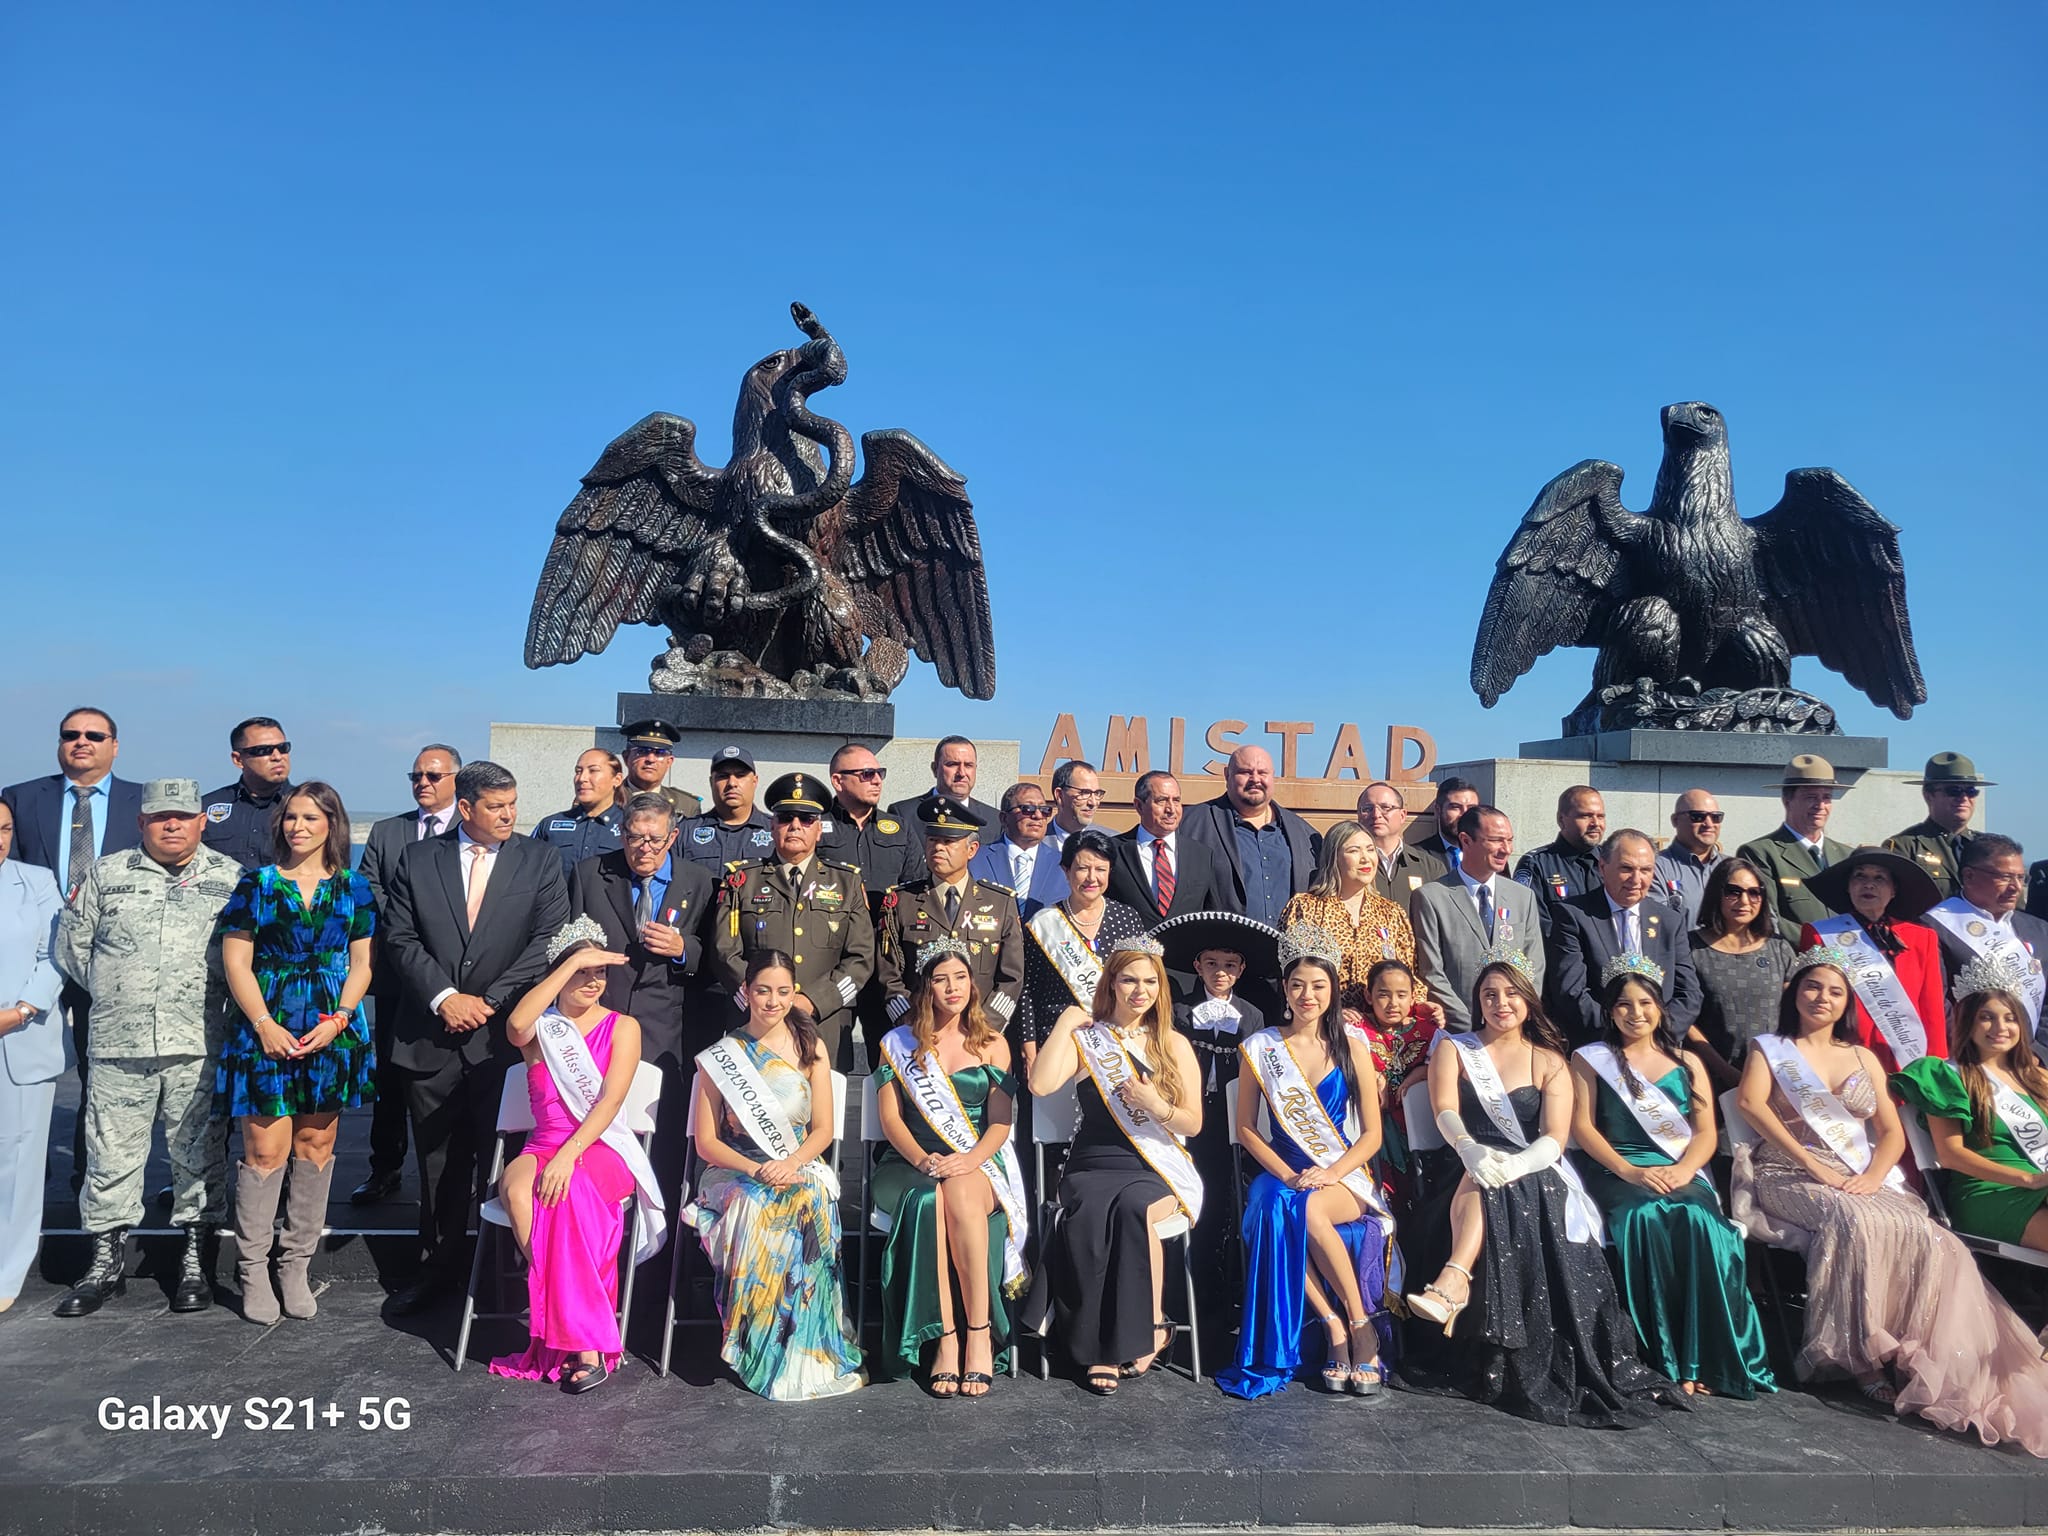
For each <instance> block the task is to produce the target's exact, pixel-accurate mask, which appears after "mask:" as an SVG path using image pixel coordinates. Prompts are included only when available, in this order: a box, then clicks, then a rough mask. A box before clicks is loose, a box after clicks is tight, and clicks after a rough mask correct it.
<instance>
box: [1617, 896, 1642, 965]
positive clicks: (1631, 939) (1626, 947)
mask: <svg viewBox="0 0 2048 1536" xmlns="http://www.w3.org/2000/svg"><path fill="white" fill-rule="evenodd" d="M1614 915H1615V918H1616V919H1617V922H1616V926H1617V927H1618V928H1620V930H1621V949H1622V953H1623V954H1631V953H1634V954H1640V953H1641V952H1642V948H1643V941H1642V938H1641V936H1640V935H1639V934H1638V932H1637V930H1636V909H1635V908H1634V907H1623V908H1622V909H1621V910H1620V911H1619V912H1617V913H1615V914H1614Z"/></svg>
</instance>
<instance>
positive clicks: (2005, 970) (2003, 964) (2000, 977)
mask: <svg viewBox="0 0 2048 1536" xmlns="http://www.w3.org/2000/svg"><path fill="white" fill-rule="evenodd" d="M2032 974H2033V971H2032V969H2031V968H2030V967H2029V966H2028V965H2027V962H2026V961H2025V960H2024V959H2022V958H2021V957H2020V956H2019V955H2017V954H2015V953H2013V952H2012V951H2011V950H2003V949H1998V950H1993V951H1992V952H1991V953H1990V954H1987V955H1972V956H1971V957H1970V962H1969V964H1967V965H1965V966H1964V967H1963V968H1962V969H1961V970H1960V971H1957V972H1956V979H1955V985H1954V986H1953V987H1952V988H1951V989H1950V995H1951V996H1952V997H1953V998H1954V999H1955V1000H1956V1001H1957V1002H1959V1003H1960V1002H1961V1001H1962V1000H1963V999H1964V998H1966V997H1968V996H1970V995H1971V994H1972V993H1975V992H2006V993H2010V994H2012V995H2013V996H2015V997H2017V996H2019V995H2020V993H2021V992H2022V991H2023V990H2024V989H2025V987H2026V985H2027V978H2028V977H2029V976H2031V975H2032Z"/></svg>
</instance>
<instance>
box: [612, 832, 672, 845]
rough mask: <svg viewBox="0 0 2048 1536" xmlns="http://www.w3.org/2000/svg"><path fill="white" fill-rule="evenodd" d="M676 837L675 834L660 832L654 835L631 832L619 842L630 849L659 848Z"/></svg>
mask: <svg viewBox="0 0 2048 1536" xmlns="http://www.w3.org/2000/svg"><path fill="white" fill-rule="evenodd" d="M674 836H675V833H673V832H660V833H655V834H652V835H650V834H648V833H645V832H629V833H627V834H626V836H624V837H623V838H621V839H619V841H621V842H623V843H624V844H625V845H626V846H627V847H628V848H659V847H660V846H661V845H662V844H663V843H665V842H667V841H668V840H669V839H670V838H672V837H674Z"/></svg>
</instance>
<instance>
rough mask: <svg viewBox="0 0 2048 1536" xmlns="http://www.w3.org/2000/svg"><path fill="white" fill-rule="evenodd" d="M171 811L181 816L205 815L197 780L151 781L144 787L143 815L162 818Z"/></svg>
mask: <svg viewBox="0 0 2048 1536" xmlns="http://www.w3.org/2000/svg"><path fill="white" fill-rule="evenodd" d="M166 811H169V812H172V813H173V814H175V815H179V816H198V815H201V814H203V813H202V812H201V810H200V806H199V781H198V780H197V779H151V780H150V781H149V782H148V783H147V784H145V785H143V786H142V814H143V815H145V816H160V815H162V814H163V813H164V812H166Z"/></svg>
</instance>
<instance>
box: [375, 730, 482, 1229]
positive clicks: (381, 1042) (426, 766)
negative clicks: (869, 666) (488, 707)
mask: <svg viewBox="0 0 2048 1536" xmlns="http://www.w3.org/2000/svg"><path fill="white" fill-rule="evenodd" d="M461 767H462V754H461V753H459V752H457V751H456V750H455V749H454V748H453V747H451V746H447V745H445V744H443V743H441V742H438V741H437V742H435V743H434V744H433V745H432V746H427V747H421V748H420V750H419V755H418V756H416V757H415V758H413V760H412V772H411V773H409V774H407V775H406V779H407V782H408V783H410V784H411V786H412V798H413V809H412V810H409V811H404V812H402V813H400V814H399V815H396V816H386V817H385V818H384V819H383V820H381V821H378V822H375V823H373V824H372V825H371V827H370V836H369V839H368V840H367V841H366V842H365V843H364V844H363V856H362V859H361V860H360V861H359V862H358V863H357V865H356V873H357V874H359V875H361V876H362V877H363V879H364V880H365V881H367V882H368V883H369V887H370V894H371V896H373V897H374V898H376V902H377V911H378V913H379V925H378V929H377V934H376V937H375V938H374V939H373V940H372V941H371V945H370V1011H371V1016H372V1019H373V1021H374V1022H373V1026H372V1027H373V1028H374V1030H375V1034H376V1046H377V1103H376V1106H375V1107H374V1108H373V1109H372V1110H371V1111H370V1176H369V1177H368V1178H366V1179H364V1180H363V1182H362V1183H360V1184H358V1185H357V1186H356V1187H355V1188H354V1189H353V1190H351V1191H350V1192H349V1197H348V1203H349V1204H350V1205H376V1204H377V1203H378V1202H380V1201H383V1200H389V1199H390V1198H391V1197H392V1196H393V1195H395V1194H397V1193H398V1186H399V1183H400V1182H401V1180H402V1177H403V1174H404V1169H405V1151H406V1129H405V1080H404V1078H403V1077H402V1076H401V1075H400V1073H399V1071H398V1068H397V1066H396V1065H395V1064H394V1063H393V1061H392V1059H391V1054H392V1048H393V1046H394V1044H395V1042H394V1041H393V1039H392V1033H391V1032H392V1028H393V1026H394V1025H395V1024H396V1023H397V1022H398V1009H399V1005H400V1001H401V999H402V997H403V990H402V989H401V988H400V986H399V984H398V971H397V968H396V967H395V966H393V965H392V964H391V963H390V961H389V959H388V958H387V957H386V955H385V951H384V930H383V925H382V916H381V915H382V913H383V912H384V911H385V910H386V907H385V903H386V897H385V894H384V885H385V882H386V881H387V880H389V879H390V877H391V873H392V871H393V870H395V869H396V868H397V867H398V856H399V855H400V854H402V853H404V852H405V850H406V848H407V847H408V846H409V845H410V844H413V843H418V842H424V841H425V840H427V839H428V838H432V837H439V836H440V835H441V834H442V833H444V832H446V831H447V830H448V829H449V828H450V827H452V826H454V825H455V774H456V771H457V770H458V769H460V768H461Z"/></svg>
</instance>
